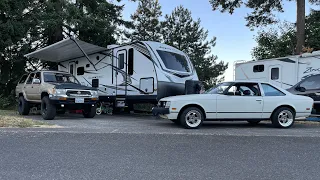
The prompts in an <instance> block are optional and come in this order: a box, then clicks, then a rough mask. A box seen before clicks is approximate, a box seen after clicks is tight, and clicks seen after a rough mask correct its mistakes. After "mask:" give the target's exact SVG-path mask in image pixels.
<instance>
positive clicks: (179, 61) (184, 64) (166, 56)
mask: <svg viewBox="0 0 320 180" xmlns="http://www.w3.org/2000/svg"><path fill="white" fill-rule="evenodd" d="M157 52H158V54H159V55H160V57H161V59H162V61H163V63H164V65H165V66H166V68H168V69H171V70H174V71H180V72H190V67H189V64H188V61H187V59H186V57H185V56H184V55H181V54H177V53H173V52H168V51H161V50H157Z"/></svg>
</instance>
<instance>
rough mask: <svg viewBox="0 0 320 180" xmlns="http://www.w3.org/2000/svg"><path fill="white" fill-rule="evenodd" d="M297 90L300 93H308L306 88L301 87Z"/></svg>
mask: <svg viewBox="0 0 320 180" xmlns="http://www.w3.org/2000/svg"><path fill="white" fill-rule="evenodd" d="M296 90H297V91H300V92H306V88H304V87H300V86H299V87H297V88H296Z"/></svg>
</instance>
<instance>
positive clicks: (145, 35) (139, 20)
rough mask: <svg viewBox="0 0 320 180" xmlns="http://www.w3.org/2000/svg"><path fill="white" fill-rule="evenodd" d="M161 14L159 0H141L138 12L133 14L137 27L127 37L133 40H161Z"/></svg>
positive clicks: (132, 17)
mask: <svg viewBox="0 0 320 180" xmlns="http://www.w3.org/2000/svg"><path fill="white" fill-rule="evenodd" d="M161 15H162V12H161V6H160V4H159V2H158V0H139V4H138V8H137V10H136V12H135V13H134V14H132V15H131V19H132V20H133V23H134V27H135V29H134V31H133V32H132V33H128V34H126V37H127V38H129V39H130V40H131V41H161V34H160V28H161V27H160V26H161V25H160V21H159V17H161Z"/></svg>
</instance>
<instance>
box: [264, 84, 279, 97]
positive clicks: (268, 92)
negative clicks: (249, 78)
mask: <svg viewBox="0 0 320 180" xmlns="http://www.w3.org/2000/svg"><path fill="white" fill-rule="evenodd" d="M261 86H262V89H263V91H264V95H265V96H285V94H284V93H283V92H281V91H280V90H278V89H276V88H275V87H273V86H271V85H269V84H261Z"/></svg>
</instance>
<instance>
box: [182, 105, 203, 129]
mask: <svg viewBox="0 0 320 180" xmlns="http://www.w3.org/2000/svg"><path fill="white" fill-rule="evenodd" d="M192 115H194V116H195V115H196V116H195V117H197V116H199V117H198V118H199V119H198V120H196V122H194V123H195V124H192V123H191V122H190V121H188V119H190V116H192ZM179 121H180V123H181V125H182V126H183V127H185V128H186V129H197V128H199V127H200V126H201V125H202V123H203V121H204V115H203V113H202V111H201V110H200V109H199V108H197V107H189V108H187V109H185V110H183V112H182V113H181V115H180V116H179ZM191 121H192V119H191Z"/></svg>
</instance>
